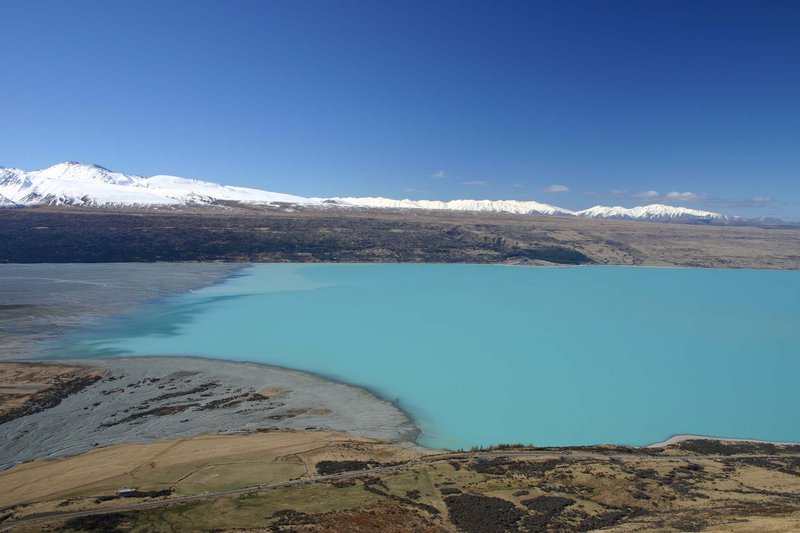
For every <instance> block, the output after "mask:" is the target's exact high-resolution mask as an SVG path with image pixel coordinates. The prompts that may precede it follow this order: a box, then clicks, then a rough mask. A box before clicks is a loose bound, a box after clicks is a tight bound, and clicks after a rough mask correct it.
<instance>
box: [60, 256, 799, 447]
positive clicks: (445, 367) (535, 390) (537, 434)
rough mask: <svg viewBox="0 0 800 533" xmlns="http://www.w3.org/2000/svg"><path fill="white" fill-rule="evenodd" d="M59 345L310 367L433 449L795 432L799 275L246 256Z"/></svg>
mask: <svg viewBox="0 0 800 533" xmlns="http://www.w3.org/2000/svg"><path fill="white" fill-rule="evenodd" d="M53 353H58V354H59V355H63V356H73V357H74V356H80V357H87V356H90V357H91V356H103V355H109V354H134V355H151V354H157V355H201V356H208V357H215V358H221V359H231V360H243V361H256V362H262V363H268V364H273V365H279V366H284V367H289V368H294V369H299V370H307V371H310V372H314V373H317V374H320V375H323V376H327V377H331V378H333V379H336V380H340V381H343V382H346V383H351V384H355V385H360V386H364V387H366V388H368V389H370V390H372V391H374V392H375V393H377V394H378V395H380V396H381V397H383V398H386V399H390V400H393V401H395V402H397V404H398V405H399V406H400V407H401V408H403V409H404V410H406V411H407V412H408V413H409V414H410V415H411V416H412V417H413V418H414V419H415V421H416V422H417V424H418V426H419V427H420V429H421V430H422V434H421V436H420V443H422V444H425V445H430V446H438V447H447V448H459V447H469V446H473V445H487V444H493V443H501V442H523V443H529V442H530V443H534V444H536V445H539V446H544V445H578V444H592V443H620V444H632V445H643V444H649V443H653V442H658V441H661V440H663V439H665V438H667V437H669V436H670V435H673V434H682V433H690V434H702V435H713V436H721V437H739V438H753V439H764V440H777V441H800V416H799V415H798V406H800V272H778V271H745V270H701V269H656V268H631V267H577V268H514V267H503V266H487V265H409V264H392V265H352V264H323V265H316V264H313V265H290V264H269V265H256V266H253V267H250V268H247V269H245V270H243V271H242V272H241V273H240V275H236V276H234V277H232V278H230V279H228V280H227V281H225V282H224V283H221V284H218V285H214V286H211V287H206V288H204V289H200V290H196V291H193V292H189V293H185V294H181V295H177V296H173V297H169V298H166V299H161V300H159V301H157V302H153V303H151V304H148V305H145V306H141V307H140V308H138V309H137V311H136V312H134V313H129V314H126V315H124V316H123V317H120V318H118V319H114V320H110V321H108V322H106V323H104V324H102V325H101V326H97V327H93V328H92V329H91V330H89V331H84V332H82V333H81V334H78V335H71V336H68V337H66V338H64V339H62V340H61V343H60V344H59V345H58V346H56V347H54V348H53Z"/></svg>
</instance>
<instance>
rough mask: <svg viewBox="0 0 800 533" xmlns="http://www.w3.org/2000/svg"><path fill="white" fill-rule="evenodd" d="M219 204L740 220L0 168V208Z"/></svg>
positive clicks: (662, 210) (71, 169) (689, 212)
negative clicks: (309, 194) (316, 193)
mask: <svg viewBox="0 0 800 533" xmlns="http://www.w3.org/2000/svg"><path fill="white" fill-rule="evenodd" d="M219 202H240V203H249V204H262V205H275V204H296V205H310V206H326V207H342V208H346V207H369V208H391V209H441V210H451V211H475V212H494V213H514V214H523V215H558V216H577V217H584V218H604V219H626V220H650V221H662V222H663V221H677V222H693V221H706V222H709V221H710V222H727V221H731V220H741V219H737V218H736V217H729V216H726V215H721V214H719V213H712V212H710V211H700V210H697V209H689V208H685V207H672V206H668V205H661V204H653V205H646V206H640V207H633V208H625V207H606V206H595V207H592V208H589V209H585V210H583V211H571V210H569V209H563V208H561V207H556V206H553V205H548V204H544V203H540V202H533V201H518V200H451V201H437V200H393V199H390V198H380V197H365V198H352V197H341V198H339V197H337V198H305V197H302V196H294V195H291V194H283V193H275V192H269V191H262V190H259V189H249V188H245V187H233V186H230V185H220V184H217V183H213V182H209V181H202V180H196V179H187V178H180V177H177V176H164V175H157V176H151V177H149V178H148V177H143V176H135V175H129V174H122V173H119V172H113V171H111V170H108V169H106V168H103V167H100V166H97V165H88V164H85V163H75V162H66V163H59V164H57V165H53V166H52V167H49V168H46V169H44V170H35V171H32V172H26V171H24V170H20V169H16V168H2V167H0V207H18V206H31V205H79V206H92V207H125V206H181V205H203V204H206V205H210V204H216V203H219Z"/></svg>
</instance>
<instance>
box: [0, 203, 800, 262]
mask: <svg viewBox="0 0 800 533" xmlns="http://www.w3.org/2000/svg"><path fill="white" fill-rule="evenodd" d="M119 261H263V262H273V261H292V262H317V261H330V262H464V263H533V264H537V263H556V264H587V263H588V264H592V263H594V264H609V265H651V266H680V267H718V268H768V269H797V268H800V228H793V227H738V226H705V225H689V224H662V223H652V222H633V221H612V220H585V219H579V218H571V217H570V218H566V217H553V216H532V215H508V214H498V213H461V212H443V211H422V210H390V209H361V208H352V209H342V208H337V209H326V208H324V207H306V208H298V207H291V208H290V207H263V206H242V205H238V204H236V205H230V206H216V207H205V208H202V209H191V208H184V209H180V210H178V209H171V208H170V209H163V210H153V209H150V210H130V209H129V210H123V211H120V210H117V211H113V212H112V211H106V210H102V209H84V208H75V207H72V208H60V209H59V208H27V209H11V210H0V262H12V263H31V262H56V263H58V262H62V263H63V262H119Z"/></svg>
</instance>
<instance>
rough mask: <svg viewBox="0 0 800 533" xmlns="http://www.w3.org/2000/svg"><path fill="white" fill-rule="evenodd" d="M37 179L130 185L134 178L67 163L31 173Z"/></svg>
mask: <svg viewBox="0 0 800 533" xmlns="http://www.w3.org/2000/svg"><path fill="white" fill-rule="evenodd" d="M31 174H36V175H37V176H38V177H43V178H47V179H54V180H66V181H77V182H81V183H111V184H115V185H131V184H133V183H134V182H135V177H134V176H128V175H126V174H120V173H118V172H112V171H110V170H108V169H107V168H104V167H101V166H100V165H91V164H87V163H77V162H75V161H67V162H64V163H58V164H56V165H53V166H52V167H49V168H46V169H44V170H38V171H35V172H31Z"/></svg>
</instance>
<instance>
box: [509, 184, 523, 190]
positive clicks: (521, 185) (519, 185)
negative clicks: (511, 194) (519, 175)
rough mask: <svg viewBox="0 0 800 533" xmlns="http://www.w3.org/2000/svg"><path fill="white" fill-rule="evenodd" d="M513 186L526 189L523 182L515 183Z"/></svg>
mask: <svg viewBox="0 0 800 533" xmlns="http://www.w3.org/2000/svg"><path fill="white" fill-rule="evenodd" d="M512 187H514V188H515V189H524V188H525V186H524V185H523V184H521V183H515V184H514V185H512Z"/></svg>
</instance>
